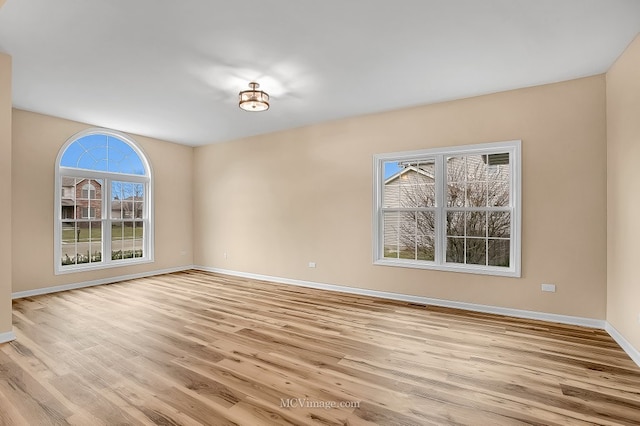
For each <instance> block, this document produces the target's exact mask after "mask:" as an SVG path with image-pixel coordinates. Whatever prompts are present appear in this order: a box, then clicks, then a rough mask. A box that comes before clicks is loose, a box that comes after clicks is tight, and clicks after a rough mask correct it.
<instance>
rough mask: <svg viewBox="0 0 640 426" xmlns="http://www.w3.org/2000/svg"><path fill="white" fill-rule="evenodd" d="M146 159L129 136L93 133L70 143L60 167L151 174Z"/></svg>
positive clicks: (79, 136) (61, 159) (82, 134)
mask: <svg viewBox="0 0 640 426" xmlns="http://www.w3.org/2000/svg"><path fill="white" fill-rule="evenodd" d="M145 163H146V161H144V158H143V156H142V155H141V153H139V151H138V148H137V147H135V145H133V143H131V142H129V141H127V140H126V137H125V136H120V135H116V134H114V133H110V132H102V131H90V132H83V133H81V134H79V135H78V136H77V137H76V138H75V139H73V140H71V141H70V142H68V145H67V147H66V148H65V150H64V152H63V153H62V157H61V158H60V163H59V165H60V166H61V167H69V168H75V169H84V170H95V171H100V172H110V173H122V174H128V175H141V176H145V175H149V171H148V170H147V167H146V165H145Z"/></svg>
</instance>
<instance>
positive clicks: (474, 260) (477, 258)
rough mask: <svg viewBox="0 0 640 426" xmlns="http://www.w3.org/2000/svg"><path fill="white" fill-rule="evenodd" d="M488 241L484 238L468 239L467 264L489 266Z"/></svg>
mask: <svg viewBox="0 0 640 426" xmlns="http://www.w3.org/2000/svg"><path fill="white" fill-rule="evenodd" d="M486 244H487V240H485V239H484V238H467V264H472V265H486V264H487V246H486Z"/></svg>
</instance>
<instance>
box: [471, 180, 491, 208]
mask: <svg viewBox="0 0 640 426" xmlns="http://www.w3.org/2000/svg"><path fill="white" fill-rule="evenodd" d="M466 197H467V198H466V199H467V202H466V205H467V207H485V206H486V205H487V184H486V183H470V184H467V194H466Z"/></svg>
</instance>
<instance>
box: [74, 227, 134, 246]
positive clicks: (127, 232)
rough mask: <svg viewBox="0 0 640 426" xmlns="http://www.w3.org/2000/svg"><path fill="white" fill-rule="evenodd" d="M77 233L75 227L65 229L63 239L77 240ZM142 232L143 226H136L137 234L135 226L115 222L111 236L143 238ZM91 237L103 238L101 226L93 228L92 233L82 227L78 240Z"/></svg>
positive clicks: (87, 239)
mask: <svg viewBox="0 0 640 426" xmlns="http://www.w3.org/2000/svg"><path fill="white" fill-rule="evenodd" d="M123 230H124V235H123ZM75 233H76V231H75V230H74V229H73V228H71V229H63V230H62V241H65V242H73V241H76V235H75ZM142 234H143V228H141V227H136V228H135V234H134V228H133V226H127V225H125V226H124V227H122V226H120V225H117V224H114V225H113V227H112V228H111V237H112V238H114V239H118V240H119V239H121V238H124V239H125V240H128V239H131V238H142ZM89 237H91V241H99V240H101V239H102V229H101V228H100V227H97V228H91V235H89V229H88V228H80V235H79V236H78V242H79V243H82V242H88V241H89Z"/></svg>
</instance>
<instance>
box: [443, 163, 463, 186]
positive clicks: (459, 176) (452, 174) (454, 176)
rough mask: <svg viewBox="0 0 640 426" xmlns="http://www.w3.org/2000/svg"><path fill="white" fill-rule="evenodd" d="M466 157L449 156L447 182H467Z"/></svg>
mask: <svg viewBox="0 0 640 426" xmlns="http://www.w3.org/2000/svg"><path fill="white" fill-rule="evenodd" d="M465 163H466V161H465V157H448V158H447V182H459V183H462V182H465V181H466V171H465V170H466V168H465Z"/></svg>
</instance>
